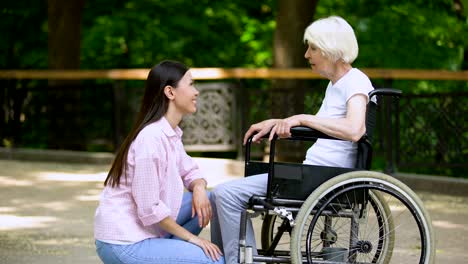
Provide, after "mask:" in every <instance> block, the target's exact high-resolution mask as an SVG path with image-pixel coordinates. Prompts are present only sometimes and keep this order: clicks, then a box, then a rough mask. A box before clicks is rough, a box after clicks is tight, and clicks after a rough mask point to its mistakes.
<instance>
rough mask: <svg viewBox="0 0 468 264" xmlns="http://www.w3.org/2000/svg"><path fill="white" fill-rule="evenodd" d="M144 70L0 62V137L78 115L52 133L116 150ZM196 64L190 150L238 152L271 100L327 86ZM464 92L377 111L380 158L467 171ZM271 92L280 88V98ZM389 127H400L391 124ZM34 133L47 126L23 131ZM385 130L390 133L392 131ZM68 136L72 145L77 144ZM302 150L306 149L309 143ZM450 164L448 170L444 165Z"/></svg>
mask: <svg viewBox="0 0 468 264" xmlns="http://www.w3.org/2000/svg"><path fill="white" fill-rule="evenodd" d="M363 71H364V72H365V73H367V74H368V75H369V76H370V78H371V79H372V80H373V81H374V80H380V81H378V83H381V84H384V85H381V86H385V87H394V88H399V87H395V85H392V82H393V81H397V80H450V81H455V82H457V83H459V84H460V85H461V86H463V85H464V86H466V81H468V71H461V72H449V71H434V70H395V69H363ZM147 73H148V69H131V70H97V71H92V70H81V71H72V70H64V71H56V70H54V71H48V70H40V71H39V70H3V71H0V104H1V105H2V107H1V109H0V117H2V116H3V117H4V118H0V139H1V140H3V141H4V142H3V145H8V144H11V143H9V142H13V144H12V145H11V146H12V147H22V146H29V147H35V148H48V147H50V146H49V145H48V144H47V142H51V141H56V142H57V141H60V140H59V139H58V138H52V139H50V138H48V139H47V138H40V137H41V136H42V137H45V135H47V134H48V129H49V128H48V127H49V126H50V124H54V126H55V127H60V124H61V122H62V123H63V122H66V120H68V119H70V118H72V119H73V118H76V119H77V122H75V123H76V124H81V126H79V127H69V128H64V130H63V131H59V133H54V134H53V135H54V136H57V135H60V134H63V137H64V140H65V141H70V142H75V141H76V142H75V144H77V145H79V143H80V140H88V141H91V143H90V144H91V145H92V144H94V145H101V147H98V148H97V149H98V150H100V149H103V148H102V145H105V146H106V147H104V149H105V150H107V151H115V149H116V147H117V146H118V145H119V143H120V142H121V141H122V139H123V137H124V135H125V134H126V131H128V128H129V126H130V125H131V122H132V117H133V115H134V113H135V112H136V111H137V110H138V104H139V98H140V97H139V96H141V93H142V87H143V80H144V79H146V76H147ZM192 74H193V76H194V78H195V79H196V80H199V81H201V84H199V88H200V89H202V90H203V91H202V94H204V97H201V98H200V100H199V101H200V103H201V104H203V105H200V107H199V109H204V110H203V111H200V112H199V113H197V114H196V115H198V117H197V116H194V118H192V119H190V118H189V119H188V120H185V123H183V124H182V125H183V126H184V128H185V129H184V131H185V132H184V135H185V139H184V140H185V141H186V146H187V150H188V151H198V152H206V151H210V152H234V153H237V154H238V155H241V154H242V153H243V151H242V144H241V142H240V141H241V139H242V136H243V133H244V132H245V131H246V129H247V127H248V126H249V125H250V124H251V123H253V122H255V121H258V120H261V119H264V118H268V117H270V115H271V109H272V108H275V106H274V105H275V104H277V105H283V104H304V112H306V113H315V112H316V111H317V110H318V106H319V105H320V103H321V100H322V98H323V92H324V87H325V85H324V80H322V78H321V77H320V76H319V75H317V74H315V73H313V72H312V71H311V70H310V69H222V68H194V69H192ZM273 79H291V80H303V81H304V83H303V85H301V86H300V87H298V88H295V89H294V91H291V90H280V91H272V90H271V89H270V84H271V83H269V82H270V81H271V80H273ZM50 80H71V81H73V80H80V82H79V83H78V84H76V83H75V84H74V85H71V87H68V88H67V87H59V88H57V89H59V90H62V91H69V92H70V94H69V95H67V92H65V93H62V95H61V97H58V98H53V97H51V94H52V95H53V94H54V91H53V90H51V88H50V87H49V85H48V81H50ZM135 82H137V84H135ZM205 82H214V83H206V84H205ZM376 87H379V85H376ZM74 90H79V91H80V92H79V93H78V94H75V95H73V93H72V92H71V91H74ZM462 90H463V89H462ZM465 91H466V89H465ZM294 93H295V94H300V95H302V96H303V97H300V99H298V98H297V96H296V97H294V96H289V95H290V94H294ZM64 94H65V95H64ZM281 94H283V95H281ZM467 95H468V94H467V92H463V91H462V92H446V93H430V92H428V93H424V94H414V93H413V92H411V91H405V92H404V96H403V97H402V99H401V100H400V103H399V104H398V105H397V106H389V107H387V108H385V109H384V110H383V111H381V115H382V116H381V118H380V120H381V123H380V125H379V126H378V129H377V131H376V133H377V134H380V135H377V137H376V139H378V140H377V141H376V142H375V149H376V151H377V153H379V154H380V155H379V157H380V159H383V161H382V162H383V163H384V165H383V167H384V168H385V170H386V171H387V172H392V171H395V170H396V169H398V168H400V169H405V170H412V169H417V170H418V171H421V170H422V171H424V170H425V168H427V172H428V173H434V172H436V173H438V174H445V175H447V174H453V171H455V173H456V174H457V175H461V174H466V170H467V167H468V162H467V161H468V156H467V154H468V146H467V142H468V140H467V139H468V138H467V137H468V133H467V132H466V131H468V130H467V128H466V116H468V111H467V105H468V104H467V103H468V102H467V98H468V97H467ZM273 96H280V97H281V100H277V98H278V97H276V98H273ZM95 98H101V101H100V104H97V105H94V106H90V105H89V104H83V107H81V108H80V107H78V110H75V111H74V112H73V115H75V116H70V115H68V112H67V111H66V109H69V108H73V107H76V105H74V104H76V103H77V102H87V101H88V100H95ZM301 99H303V100H302V102H301ZM50 104H56V105H55V107H57V104H58V105H59V106H60V107H61V108H57V109H64V111H62V112H61V111H56V114H57V113H59V114H61V116H55V117H52V116H50V115H49V114H48V112H47V109H45V110H44V108H46V107H47V106H48V105H50ZM25 106H28V107H29V106H33V107H29V108H28V107H25ZM208 106H209V107H208ZM421 109H424V111H423V110H421ZM394 114H396V115H394ZM395 116H399V118H395ZM75 121H76V120H75ZM80 122H81V123H80ZM390 125H391V126H390ZM391 127H393V128H394V129H395V131H398V132H399V133H390V134H389V132H388V131H389V130H390V129H391ZM73 130H86V131H84V132H83V131H82V134H86V136H85V138H80V137H73V136H67V133H72V132H74V131H73ZM26 132H27V133H26ZM36 132H37V133H36ZM49 132H50V131H49ZM34 133H35V134H37V135H39V134H40V135H41V136H36V137H34V136H32V137H33V138H25V137H31V134H34ZM49 134H50V133H49ZM388 135H394V136H390V138H389V137H388ZM88 143H89V142H88ZM69 146H72V147H71V148H72V149H73V146H74V145H73V144H70V145H69ZM264 147H265V146H263V145H260V146H258V149H257V154H258V155H262V153H263V148H264ZM87 150H95V148H93V147H91V148H89V149H87ZM254 153H255V152H254ZM298 155H299V156H301V155H303V152H302V153H299V154H298ZM377 163H379V161H378V160H377ZM447 170H450V172H449V173H447ZM465 177H466V176H465Z"/></svg>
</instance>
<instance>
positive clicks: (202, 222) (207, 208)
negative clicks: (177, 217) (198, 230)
mask: <svg viewBox="0 0 468 264" xmlns="http://www.w3.org/2000/svg"><path fill="white" fill-rule="evenodd" d="M192 191H193V196H192V217H194V216H195V214H196V215H197V216H198V225H199V226H200V227H206V226H207V225H208V223H209V222H210V219H211V217H212V216H213V211H212V209H211V203H210V200H209V199H208V194H207V193H206V182H204V180H203V182H200V183H199V184H195V185H194V186H193V188H192Z"/></svg>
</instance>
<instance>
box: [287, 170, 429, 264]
mask: <svg viewBox="0 0 468 264" xmlns="http://www.w3.org/2000/svg"><path fill="white" fill-rule="evenodd" d="M434 248H435V244H434V235H433V231H432V226H431V221H430V218H429V215H428V214H427V212H426V210H425V209H424V207H423V205H422V202H421V200H420V199H419V198H418V197H417V196H416V194H415V193H414V192H413V191H412V190H411V189H410V188H408V187H407V186H406V185H404V184H403V183H402V182H400V181H398V180H396V179H395V178H393V177H391V176H388V175H385V174H382V173H377V172H370V171H356V172H350V173H345V174H342V175H340V176H337V177H334V178H332V179H330V180H328V181H327V182H325V183H323V184H322V185H320V186H319V187H318V188H317V189H316V190H315V191H314V192H313V193H312V194H311V195H310V196H309V197H308V198H307V200H306V201H305V202H304V204H303V205H302V207H301V209H300V210H299V213H298V215H297V217H296V226H295V227H294V228H293V231H292V234H291V249H290V250H291V262H292V263H303V262H306V263H324V260H325V261H333V262H334V263H356V262H358V263H432V262H433V261H434Z"/></svg>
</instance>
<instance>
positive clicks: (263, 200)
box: [239, 88, 435, 264]
mask: <svg viewBox="0 0 468 264" xmlns="http://www.w3.org/2000/svg"><path fill="white" fill-rule="evenodd" d="M401 94H402V92H401V91H399V90H395V89H386V88H384V89H375V90H373V91H371V92H370V93H369V98H372V97H373V96H376V97H377V98H378V100H379V101H380V99H381V98H382V97H384V96H391V97H394V98H399V97H400V96H401ZM376 107H377V104H376V103H374V102H373V101H372V100H369V103H368V105H367V111H366V134H365V135H364V136H363V137H362V138H361V139H360V140H359V141H358V143H357V145H358V155H357V160H356V166H355V168H337V167H326V166H312V165H303V164H293V163H281V162H276V161H275V143H276V141H277V140H278V138H277V136H275V137H274V138H273V140H272V141H271V143H270V153H269V162H268V163H265V162H260V161H252V160H251V158H250V147H251V142H252V137H250V138H249V139H248V141H247V144H246V150H245V176H246V177H247V176H250V175H253V174H259V173H265V172H268V185H267V191H266V196H255V195H254V196H252V197H251V199H250V202H249V206H248V208H247V210H245V211H243V212H242V214H241V227H240V234H239V263H254V262H267V263H385V264H387V263H390V261H391V259H392V257H398V256H397V254H399V253H398V252H393V249H394V246H395V236H396V235H395V232H399V231H400V230H398V228H399V227H400V226H398V227H396V226H395V223H394V221H397V220H399V219H398V218H399V216H398V215H395V216H393V215H392V210H391V205H389V203H390V202H392V203H394V201H395V202H399V203H401V204H402V206H403V207H405V208H406V210H407V211H408V212H409V213H408V217H410V218H411V217H412V218H413V219H414V222H415V224H416V226H417V227H418V229H419V236H420V245H419V246H420V248H421V250H420V256H419V261H418V262H414V263H432V262H433V261H434V248H435V246H434V236H433V231H432V226H431V221H430V218H429V215H428V213H427V212H426V210H425V209H424V207H423V205H422V202H421V201H420V200H419V198H418V197H417V195H416V194H415V193H414V192H413V191H412V190H411V189H410V188H409V187H407V186H406V185H404V184H403V183H401V182H400V181H398V180H397V179H395V178H393V177H391V176H389V175H386V174H383V173H378V172H372V171H368V170H369V169H370V165H371V159H372V136H373V129H374V127H375V119H376V111H377V110H376ZM291 134H292V136H291V137H290V138H288V139H287V140H300V141H312V140H317V139H318V138H324V139H332V140H340V139H337V138H333V137H331V136H328V135H326V134H324V133H321V132H319V131H316V130H314V129H311V128H308V127H294V128H292V129H291ZM265 137H266V136H265ZM308 175H313V176H311V177H306V176H308ZM350 197H351V198H350ZM353 197H354V198H353ZM384 197H385V198H384ZM387 197H388V198H387ZM260 214H262V215H263V216H264V217H265V219H264V221H263V225H262V249H259V250H258V252H259V254H256V255H254V253H253V248H252V246H251V245H247V244H246V230H247V228H246V226H247V221H248V220H249V219H250V218H253V217H257V216H258V215H260ZM369 216H371V217H369ZM277 218H281V219H282V223H281V225H280V226H279V227H277V228H278V232H277V233H276V234H275V235H274V236H273V233H274V228H275V226H274V224H275V222H274V221H275V220H276V219H277ZM365 218H369V219H370V218H372V220H373V221H375V223H374V225H378V228H377V229H376V230H374V231H375V232H374V233H376V235H375V236H376V237H375V238H373V240H366V239H360V237H359V236H360V234H359V229H360V222H363V221H366V220H368V219H365ZM374 218H375V219H374ZM342 219H345V220H343V221H345V222H346V225H348V224H349V225H350V227H349V229H347V228H344V229H345V231H344V232H348V235H349V244H347V248H338V247H335V246H334V245H335V244H336V243H337V242H338V239H339V235H340V236H347V235H346V234H345V235H343V234H338V233H337V232H336V230H335V229H336V228H335V229H334V227H333V226H332V221H335V222H336V221H341V220H342ZM348 219H349V220H348ZM363 219H364V220H363ZM369 221H370V220H369ZM319 222H323V223H324V224H323V226H322V227H320V223H319ZM315 228H322V229H323V230H321V231H320V234H319V235H317V234H315V233H314V232H315V231H314V229H315ZM306 229H307V230H306ZM286 232H287V233H289V235H290V242H289V246H290V250H289V251H287V250H277V249H276V247H277V245H278V243H279V242H280V240H281V239H283V235H284V234H286ZM314 234H315V235H314ZM303 236H305V237H306V239H305V240H306V241H305V245H304V242H303V238H302V237H303ZM314 236H315V237H316V238H315V239H316V240H317V241H318V242H319V243H318V244H317V242H316V241H315V242H314V241H313V239H314ZM375 240H376V241H375ZM340 242H341V241H340ZM313 243H315V244H317V247H318V248H321V249H320V251H314V249H313V247H314V246H313V245H312V244H313ZM304 247H305V250H303V248H304ZM345 249H346V251H345ZM340 250H341V251H340ZM326 252H332V253H326ZM333 252H334V253H333ZM327 254H330V256H333V257H334V258H335V259H333V258H331V257H330V256H328V255H327ZM363 259H364V260H367V261H369V262H364V261H363Z"/></svg>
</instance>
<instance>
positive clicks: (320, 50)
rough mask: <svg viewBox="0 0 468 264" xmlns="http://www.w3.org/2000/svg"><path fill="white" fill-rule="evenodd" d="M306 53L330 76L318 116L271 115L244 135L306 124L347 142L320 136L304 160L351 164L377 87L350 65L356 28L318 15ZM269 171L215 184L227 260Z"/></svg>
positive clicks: (285, 133)
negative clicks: (242, 220)
mask: <svg viewBox="0 0 468 264" xmlns="http://www.w3.org/2000/svg"><path fill="white" fill-rule="evenodd" d="M304 42H305V43H306V44H307V51H306V52H305V55H304V57H305V58H306V59H307V61H308V62H309V64H310V66H311V68H312V70H313V71H315V72H317V73H319V74H320V75H321V76H323V77H325V78H327V79H328V80H330V82H329V83H328V86H327V89H326V92H325V98H324V99H323V102H322V105H321V107H320V110H319V111H318V112H317V113H316V114H315V115H313V114H299V115H294V116H291V117H288V118H285V119H268V120H264V121H262V122H259V123H256V124H253V125H252V126H251V127H250V128H249V130H248V131H247V132H246V133H245V137H244V144H245V143H246V141H247V139H248V138H249V137H250V136H252V135H254V134H255V133H256V134H255V135H254V137H253V139H252V141H253V142H259V141H260V140H261V138H262V137H263V136H264V135H266V134H268V133H270V135H269V140H271V139H272V138H273V136H274V135H275V134H276V135H278V137H280V138H287V137H289V136H291V134H290V129H291V127H294V126H307V127H311V128H313V129H316V130H318V131H321V132H323V133H325V134H328V135H330V136H333V137H335V138H340V139H344V140H345V141H338V140H327V139H318V140H317V141H316V142H315V143H314V144H313V145H312V146H311V147H310V148H309V149H308V151H307V153H306V156H305V159H304V162H303V163H304V164H312V165H320V166H335V167H346V168H351V167H353V166H354V162H355V160H356V154H357V144H356V142H357V141H358V140H359V139H360V138H361V137H362V136H363V135H364V133H365V130H366V128H365V118H366V117H365V116H366V105H367V103H368V100H369V98H368V93H369V92H370V91H371V90H373V89H374V88H373V86H372V83H371V81H370V80H369V78H368V77H367V76H366V75H365V74H364V73H363V72H362V71H360V70H359V69H356V68H353V67H352V65H351V63H353V61H354V60H355V59H356V57H357V55H358V43H357V40H356V36H355V34H354V30H353V28H352V27H351V26H350V25H349V24H348V23H347V22H346V21H345V20H344V19H343V18H341V17H337V16H331V17H327V18H323V19H319V20H317V21H315V22H313V23H312V24H311V25H309V26H308V27H307V29H306V30H305V33H304ZM267 180H268V177H267V174H259V175H255V176H250V177H246V178H242V179H238V180H234V181H231V182H227V183H224V184H221V185H219V186H217V187H216V188H215V190H214V191H213V194H214V196H215V201H216V205H217V206H216V207H217V215H218V219H217V220H219V223H218V222H216V221H213V222H212V224H211V225H212V228H211V230H212V240H214V241H220V242H221V241H222V244H221V243H220V242H219V243H217V244H218V245H220V246H222V248H223V250H224V256H225V260H226V263H236V262H237V259H238V243H239V229H240V214H241V212H242V211H243V210H245V209H246V207H247V204H248V201H249V198H250V197H251V196H252V195H260V196H264V195H266V186H267ZM247 234H248V236H247V241H246V242H247V244H249V245H255V238H254V236H253V234H254V233H253V230H252V224H251V223H249V225H248V232H247Z"/></svg>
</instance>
